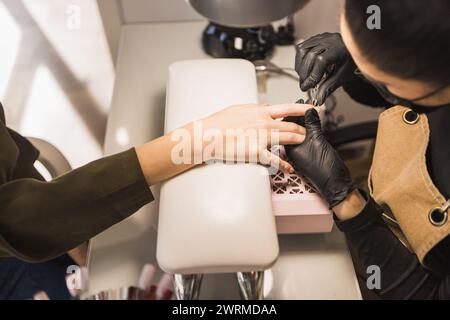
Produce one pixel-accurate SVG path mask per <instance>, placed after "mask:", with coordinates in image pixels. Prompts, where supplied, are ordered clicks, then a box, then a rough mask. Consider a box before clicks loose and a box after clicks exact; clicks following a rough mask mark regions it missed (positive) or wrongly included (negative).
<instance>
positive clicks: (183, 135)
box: [136, 103, 309, 185]
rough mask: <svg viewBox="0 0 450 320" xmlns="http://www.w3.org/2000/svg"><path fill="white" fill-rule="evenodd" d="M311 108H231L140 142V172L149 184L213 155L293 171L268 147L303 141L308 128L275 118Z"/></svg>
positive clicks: (137, 150)
mask: <svg viewBox="0 0 450 320" xmlns="http://www.w3.org/2000/svg"><path fill="white" fill-rule="evenodd" d="M308 108H309V106H308V105H304V104H295V103H293V104H281V105H272V106H268V105H236V106H231V107H228V108H226V109H224V110H221V111H219V112H217V113H215V114H213V115H211V116H208V117H206V118H204V119H201V120H198V121H194V122H192V123H190V124H188V125H186V126H184V127H182V128H179V129H175V130H174V131H172V132H170V133H168V134H166V135H165V136H163V137H160V138H158V139H156V140H153V141H151V142H149V143H146V144H144V145H143V146H140V147H137V148H136V153H137V156H138V160H139V163H140V165H141V168H142V172H143V173H144V176H145V178H146V180H147V182H148V184H149V185H152V184H155V183H158V182H161V181H164V180H166V179H169V178H171V177H173V176H175V175H177V174H179V173H181V172H184V171H186V170H189V169H191V168H192V167H194V166H195V165H198V164H201V163H204V162H209V161H213V160H225V161H227V162H241V161H244V162H261V163H263V164H265V165H268V166H269V165H270V166H271V167H276V168H278V167H279V168H281V169H282V170H285V171H291V172H293V168H292V166H291V165H290V164H289V163H288V162H286V161H284V160H281V159H280V158H279V157H278V156H276V155H274V154H272V153H271V152H269V151H268V150H267V148H268V147H269V146H271V145H279V144H282V145H284V144H299V143H301V142H302V141H303V140H304V134H305V129H304V128H303V127H302V126H300V125H298V124H296V123H293V122H286V121H280V120H277V119H278V118H283V117H287V116H302V115H304V114H305V111H306V110H307V109H308Z"/></svg>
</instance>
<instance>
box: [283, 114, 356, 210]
mask: <svg viewBox="0 0 450 320" xmlns="http://www.w3.org/2000/svg"><path fill="white" fill-rule="evenodd" d="M285 121H296V122H297V123H298V122H300V121H301V117H297V118H295V119H294V118H292V117H288V118H285ZM304 121H305V129H306V137H305V141H304V142H303V143H301V144H298V145H289V146H288V145H286V146H285V150H286V154H287V156H288V158H289V159H290V160H291V161H292V163H293V166H294V168H295V170H296V171H298V172H299V173H300V174H302V175H304V176H305V177H306V178H308V179H309V181H310V182H311V184H312V185H313V186H314V187H315V188H316V190H317V191H318V192H319V193H320V194H321V195H322V196H323V197H324V198H325V200H326V201H327V202H328V204H329V206H330V208H333V207H335V206H336V205H338V204H339V203H341V202H342V201H343V200H344V199H345V198H346V197H347V196H348V195H349V194H350V193H351V192H352V191H353V190H354V184H353V181H352V178H351V177H350V172H349V170H348V169H347V167H346V165H345V164H344V161H343V160H342V159H341V157H340V156H339V154H338V153H337V151H336V150H335V149H334V148H333V147H332V146H331V145H330V144H329V143H328V141H327V140H326V139H325V137H324V135H323V133H322V128H321V125H320V119H319V114H318V113H317V111H316V110H315V109H314V108H311V109H308V110H307V111H306V113H305V117H304Z"/></svg>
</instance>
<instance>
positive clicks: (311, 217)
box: [270, 148, 333, 234]
mask: <svg viewBox="0 0 450 320" xmlns="http://www.w3.org/2000/svg"><path fill="white" fill-rule="evenodd" d="M280 153H281V154H283V153H284V150H283V149H282V148H281V149H280ZM270 183H271V187H272V207H273V212H274V214H275V220H276V225H277V231H278V234H301V233H327V232H330V231H331V229H332V228H333V214H332V212H331V210H329V209H328V205H327V203H326V202H325V201H324V200H323V199H322V198H321V197H320V195H319V194H318V193H317V192H316V191H315V190H314V188H313V187H312V186H311V185H309V184H308V182H307V181H306V179H305V178H304V177H302V176H300V175H298V174H290V173H288V172H282V171H278V172H277V173H276V174H274V175H272V176H271V178H270Z"/></svg>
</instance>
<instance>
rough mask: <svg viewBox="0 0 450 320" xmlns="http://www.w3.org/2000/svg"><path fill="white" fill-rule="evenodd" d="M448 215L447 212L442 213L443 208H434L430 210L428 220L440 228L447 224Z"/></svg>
mask: <svg viewBox="0 0 450 320" xmlns="http://www.w3.org/2000/svg"><path fill="white" fill-rule="evenodd" d="M447 218H448V214H447V211H442V208H434V209H431V210H430V213H429V214H428V219H429V220H430V222H431V224H432V225H434V226H436V227H440V226H442V225H444V224H445V223H446V222H447Z"/></svg>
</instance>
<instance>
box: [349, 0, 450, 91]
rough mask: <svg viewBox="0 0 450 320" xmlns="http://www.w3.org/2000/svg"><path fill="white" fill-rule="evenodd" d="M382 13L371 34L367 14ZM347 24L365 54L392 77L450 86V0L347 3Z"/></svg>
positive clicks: (361, 1) (368, 0)
mask: <svg viewBox="0 0 450 320" xmlns="http://www.w3.org/2000/svg"><path fill="white" fill-rule="evenodd" d="M371 5H377V6H378V7H379V8H380V9H381V10H380V12H381V29H379V30H377V29H374V30H370V29H369V28H368V27H367V19H368V17H369V16H370V15H371V14H370V13H367V8H368V7H369V6H371ZM344 14H345V19H346V21H347V24H348V26H349V28H350V31H351V33H352V36H353V38H354V40H355V42H356V45H357V46H358V48H359V50H360V51H361V52H362V54H363V55H364V56H365V57H366V58H367V59H368V60H369V61H370V62H372V63H373V64H375V65H376V66H377V67H378V68H380V69H381V70H383V71H385V72H387V73H390V74H392V75H395V76H398V77H401V78H405V79H417V80H421V81H426V82H430V83H431V84H435V85H445V84H449V85H450V0H346V2H345V13H344Z"/></svg>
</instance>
